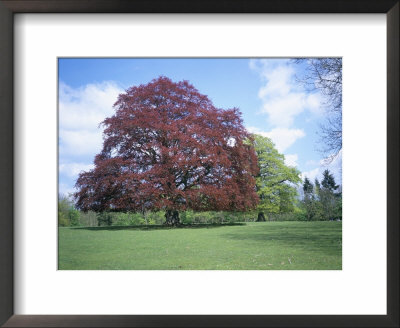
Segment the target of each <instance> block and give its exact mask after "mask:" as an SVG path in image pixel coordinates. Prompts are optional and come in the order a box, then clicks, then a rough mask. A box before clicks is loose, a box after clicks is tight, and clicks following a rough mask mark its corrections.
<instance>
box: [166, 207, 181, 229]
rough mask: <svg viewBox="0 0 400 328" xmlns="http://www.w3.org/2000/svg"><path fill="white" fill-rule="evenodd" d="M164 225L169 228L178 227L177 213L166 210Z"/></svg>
mask: <svg viewBox="0 0 400 328" xmlns="http://www.w3.org/2000/svg"><path fill="white" fill-rule="evenodd" d="M165 220H166V221H165V224H166V225H170V226H178V225H180V221H179V213H178V211H175V210H167V211H166V212H165Z"/></svg>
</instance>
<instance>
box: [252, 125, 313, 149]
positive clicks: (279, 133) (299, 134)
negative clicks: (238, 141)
mask: <svg viewBox="0 0 400 328" xmlns="http://www.w3.org/2000/svg"><path fill="white" fill-rule="evenodd" d="M247 130H248V131H249V132H251V133H257V134H259V135H262V136H264V137H268V138H270V139H271V140H272V141H273V142H274V144H275V146H276V148H277V149H278V151H279V152H280V153H283V152H284V151H285V150H286V149H288V148H289V147H290V146H291V145H293V144H294V142H295V141H296V140H297V139H300V138H303V137H304V136H305V135H306V134H305V132H304V131H303V130H301V129H289V128H275V129H272V130H271V131H262V130H261V129H258V128H256V127H248V128H247Z"/></svg>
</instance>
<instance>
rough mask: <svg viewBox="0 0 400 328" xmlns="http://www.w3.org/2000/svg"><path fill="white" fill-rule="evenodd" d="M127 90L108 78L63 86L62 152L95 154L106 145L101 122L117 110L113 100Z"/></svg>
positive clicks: (60, 116) (61, 95)
mask: <svg viewBox="0 0 400 328" xmlns="http://www.w3.org/2000/svg"><path fill="white" fill-rule="evenodd" d="M122 92H123V90H122V89H121V88H119V87H118V86H117V85H116V84H115V83H112V82H104V83H99V84H88V85H85V86H83V87H80V88H76V89H74V88H71V87H70V86H68V85H66V84H65V83H62V82H61V83H60V86H59V136H60V155H68V154H70V155H84V154H86V155H94V154H95V153H97V152H99V150H100V149H101V146H102V129H101V128H99V124H100V123H101V122H102V121H103V120H104V119H105V118H106V117H109V116H111V115H112V114H113V113H114V109H113V104H114V103H115V102H116V100H117V97H118V95H119V94H120V93H122Z"/></svg>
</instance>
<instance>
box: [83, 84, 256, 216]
mask: <svg viewBox="0 0 400 328" xmlns="http://www.w3.org/2000/svg"><path fill="white" fill-rule="evenodd" d="M114 108H115V109H116V113H115V115H113V116H112V117H109V118H107V119H105V120H104V121H103V122H102V124H103V126H104V127H105V129H104V143H103V150H102V151H101V153H100V154H98V155H96V157H95V160H94V164H95V167H94V169H93V170H91V171H89V172H82V173H81V174H80V175H79V178H78V180H77V182H76V187H77V189H78V192H77V193H75V199H76V205H77V207H78V208H79V209H81V210H84V211H87V210H93V211H96V212H100V211H134V212H138V211H140V212H143V211H147V210H158V209H162V210H166V211H167V212H168V211H169V212H171V211H174V212H176V211H180V210H185V209H192V210H195V211H202V210H225V211H245V210H248V209H252V208H254V207H255V206H256V205H257V202H258V196H257V194H256V192H255V179H254V178H253V176H254V175H255V174H256V173H257V170H258V168H257V158H256V154H255V152H254V149H253V148H252V147H251V146H250V144H251V143H250V142H246V141H245V140H246V139H249V138H250V136H249V135H248V133H247V132H246V130H245V128H244V127H243V122H242V119H241V117H240V112H239V110H238V109H236V108H233V109H227V110H223V109H219V108H216V107H214V105H213V104H212V102H211V101H210V100H209V99H208V98H207V96H205V95H202V94H200V93H199V92H198V91H197V90H196V89H195V88H194V87H193V86H192V85H191V84H189V83H188V82H187V81H182V82H178V83H174V82H172V81H171V80H170V79H168V78H166V77H160V78H158V79H155V80H153V81H151V82H150V83H148V84H146V85H140V86H137V87H131V88H129V89H128V90H127V91H126V93H124V94H120V95H119V97H118V100H117V102H116V103H115V104H114Z"/></svg>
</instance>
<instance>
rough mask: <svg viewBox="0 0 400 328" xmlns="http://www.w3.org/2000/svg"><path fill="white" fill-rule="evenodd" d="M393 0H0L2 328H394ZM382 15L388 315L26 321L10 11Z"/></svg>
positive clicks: (395, 41)
mask: <svg viewBox="0 0 400 328" xmlns="http://www.w3.org/2000/svg"><path fill="white" fill-rule="evenodd" d="M399 8H400V5H399V0H230V1H226V0H221V1H215V0H203V1H191V2H189V1H185V0H169V1H166V0H147V1H146V0H91V1H72V0H35V1H29V0H0V70H1V74H0V110H1V119H0V149H1V150H2V153H1V156H0V208H1V209H2V212H1V217H0V325H3V326H4V327H111V326H112V327H161V326H176V327H198V326H208V327H211V326H217V327H219V326H225V327H241V326H246V327H399V279H398V277H399V202H398V200H399V181H400V179H399V171H400V170H399V169H400V167H399V149H400V143H399V139H400V138H399V121H400V120H399V92H398V90H399V40H400V38H399V27H400V25H399ZM121 12H125V13H126V12H131V13H385V14H386V16H387V68H388V69H387V133H388V135H387V172H388V173H387V195H388V196H387V241H388V245H387V304H388V307H387V313H388V314H387V315H382V316H377V315H370V316H340V315H337V316H331V315H329V316H308V315H305V316H219V315H218V316H186V315H185V316H177V315H171V316H76V315H70V316H50V315H39V316H28V315H14V307H13V302H14V297H13V283H14V281H13V275H14V271H13V242H14V241H13V215H14V210H13V208H14V203H13V201H14V198H13V191H14V189H13V176H14V169H13V167H14V160H13V154H14V146H13V140H14V137H13V133H14V129H13V124H14V118H13V26H14V24H13V19H14V14H15V13H121Z"/></svg>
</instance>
